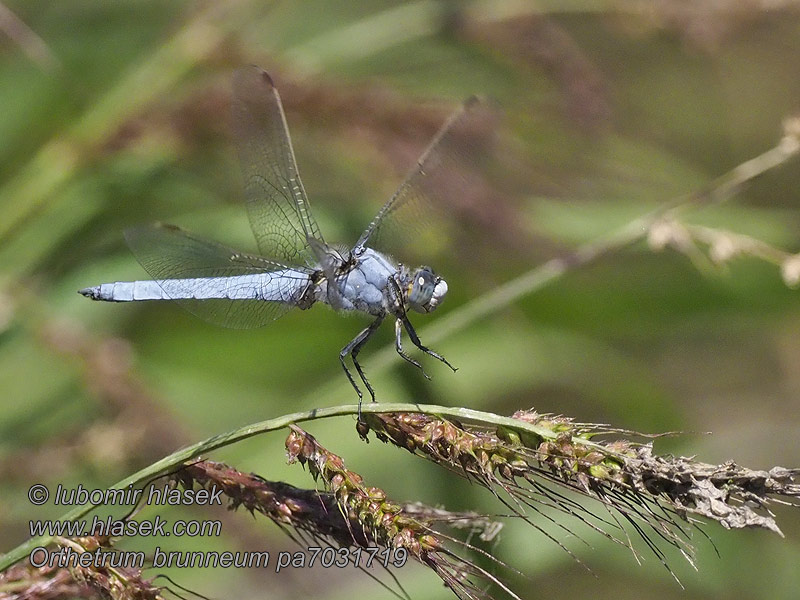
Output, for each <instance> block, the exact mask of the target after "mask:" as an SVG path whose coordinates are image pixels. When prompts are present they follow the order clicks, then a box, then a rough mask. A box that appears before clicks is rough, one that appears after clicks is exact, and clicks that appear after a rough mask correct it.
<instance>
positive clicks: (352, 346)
mask: <svg viewBox="0 0 800 600" xmlns="http://www.w3.org/2000/svg"><path fill="white" fill-rule="evenodd" d="M383 319H384V317H378V318H377V319H375V320H374V321H373V322H372V323H370V325H369V327H366V328H364V330H363V331H361V333H359V334H358V335H357V336H356V337H354V338H353V339H352V340H351V341H350V343H348V344H347V345H346V346H345V347H344V348H342V351H341V352H339V360H340V361H341V363H342V368H343V369H344V373H345V375H347V379H349V380H350V385H352V386H353V389H355V391H356V393H357V394H358V420H359V421H361V401H362V400H363V399H364V395H363V394H362V392H361V390H360V389H359V387H358V386H357V385H356V382H355V380H354V379H353V375H352V374H351V373H350V369H348V368H347V363H346V362H345V357H347V355H348V354H349V355H350V356H351V357H352V359H353V366H355V368H356V371H357V372H358V376H359V377H360V378H361V381H363V382H364V385H365V386H366V388H367V391H368V392H369V395H370V397H371V398H372V401H373V402H375V390H373V389H372V386H371V385H370V383H369V381H368V380H367V376H366V375H365V374H364V370H363V369H362V368H361V365H360V364H359V362H358V360H357V357H358V353H359V352H360V351H361V348H362V347H363V346H364V344H365V343H366V342H367V340H368V339H369V338H370V337H371V336H372V334H373V333H375V332H376V331H377V330H378V327H380V325H381V323H382V322H383Z"/></svg>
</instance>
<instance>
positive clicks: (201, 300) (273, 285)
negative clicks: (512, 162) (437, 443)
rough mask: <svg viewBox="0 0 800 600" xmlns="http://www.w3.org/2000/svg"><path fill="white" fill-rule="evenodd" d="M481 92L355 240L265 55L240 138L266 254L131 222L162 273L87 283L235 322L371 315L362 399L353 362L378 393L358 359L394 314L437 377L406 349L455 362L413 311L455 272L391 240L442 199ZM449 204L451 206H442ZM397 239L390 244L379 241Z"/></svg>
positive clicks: (124, 297)
mask: <svg viewBox="0 0 800 600" xmlns="http://www.w3.org/2000/svg"><path fill="white" fill-rule="evenodd" d="M481 104H482V103H481V101H479V100H478V99H477V98H475V97H473V98H470V99H468V100H467V101H466V102H464V104H463V105H462V106H461V108H460V109H459V110H458V111H457V112H455V113H454V114H453V115H452V116H451V117H450V118H449V120H447V122H446V123H445V124H444V126H443V127H442V128H441V129H440V130H439V132H438V133H437V135H436V136H435V138H434V140H433V141H432V143H431V144H430V145H429V146H428V148H427V149H426V150H425V152H424V153H423V154H422V156H421V157H420V158H419V160H418V161H417V164H416V165H415V166H414V168H413V169H412V170H411V171H410V173H409V174H408V175H407V177H406V178H405V180H404V181H403V183H402V184H401V185H400V187H399V189H398V190H397V192H395V194H394V195H392V196H391V198H390V199H389V200H388V202H386V204H384V205H383V207H382V208H381V209H380V211H379V212H378V214H377V215H376V216H375V218H374V219H373V220H372V221H371V222H370V223H369V225H368V226H367V228H366V229H365V230H364V232H363V233H362V234H361V237H360V238H359V239H358V241H357V242H356V243H355V245H353V246H350V247H347V246H340V245H331V244H328V243H327V242H326V241H325V240H324V238H323V237H322V234H321V232H320V229H319V227H318V225H317V222H316V221H315V219H314V217H313V215H312V212H311V207H310V204H309V201H308V198H307V196H306V192H305V189H304V188H303V184H302V182H301V180H300V174H299V172H298V169H297V164H296V161H295V156H294V150H293V148H292V143H291V138H290V137H289V130H288V126H287V122H286V116H285V114H284V111H283V106H282V104H281V99H280V96H279V94H278V91H277V89H276V88H275V85H274V83H273V81H272V79H271V77H270V76H269V75H268V74H267V73H266V71H263V70H262V69H260V68H259V67H256V66H254V65H252V66H249V67H244V68H242V69H239V70H238V71H236V72H235V74H234V78H233V100H232V113H233V129H234V139H235V141H236V145H237V148H238V154H239V158H240V162H241V166H242V171H243V175H244V183H245V204H246V208H247V214H248V217H249V220H250V225H251V229H252V231H253V234H254V236H255V240H256V244H257V246H258V250H259V254H250V253H245V252H240V251H238V250H234V249H233V248H229V247H227V246H225V245H222V244H220V243H218V242H216V241H212V240H208V239H204V238H202V237H200V236H197V235H194V234H192V233H190V232H187V231H185V230H183V229H180V228H179V227H176V226H174V225H166V224H160V223H156V224H152V225H145V226H139V227H134V228H131V229H128V230H126V231H125V240H126V242H127V243H128V246H129V247H130V249H131V250H132V252H133V254H134V256H135V257H136V258H137V260H138V261H139V263H140V264H141V265H142V267H144V269H145V271H147V273H148V274H149V276H150V277H151V278H152V279H149V280H139V281H117V282H114V283H104V284H101V285H98V286H94V287H88V288H85V289H82V290H79V293H81V294H83V295H84V296H87V297H89V298H91V299H92V300H101V301H106V302H131V301H147V300H174V301H176V302H177V303H179V304H180V305H181V306H183V307H184V308H186V309H187V310H189V311H190V312H192V313H194V314H195V315H197V316H200V317H201V318H203V319H205V320H207V321H210V322H211V323H215V324H218V325H223V326H227V327H234V328H250V327H260V326H263V325H265V324H267V323H268V322H270V321H272V320H274V319H276V318H278V317H280V316H281V315H283V314H284V313H285V312H286V311H288V310H290V309H292V308H298V309H302V310H305V309H309V308H311V306H313V305H314V304H316V303H323V304H327V305H328V306H330V307H331V308H333V309H335V310H336V311H342V312H358V313H364V314H366V315H369V316H371V317H372V322H371V323H370V324H369V325H368V326H367V327H365V328H364V329H363V330H362V331H361V332H360V333H358V335H356V336H355V337H354V338H353V339H352V340H350V342H348V343H347V345H345V346H344V348H342V350H341V351H340V352H339V360H340V362H341V365H342V368H343V369H344V372H345V374H346V375H347V378H348V380H349V382H350V384H351V385H352V386H353V388H354V389H355V391H356V394H357V395H358V399H359V403H358V406H359V415H360V412H361V403H362V401H363V398H364V394H363V392H362V389H361V388H360V387H359V385H358V384H357V383H356V380H355V378H354V377H353V373H352V372H351V370H350V368H349V367H348V364H347V358H348V356H349V357H350V359H351V360H352V363H353V366H354V367H355V370H356V372H357V374H358V377H359V379H360V381H361V383H362V384H363V386H364V387H365V388H366V390H367V392H368V393H369V395H370V398H371V400H372V401H373V402H374V401H375V390H374V389H373V387H372V385H371V384H370V382H369V380H368V379H367V376H366V374H365V373H364V370H363V368H362V366H361V364H360V363H359V361H358V355H359V352H360V351H361V349H362V348H363V347H364V345H365V344H366V343H367V341H369V339H370V338H371V337H372V336H373V335H374V334H375V332H376V331H377V330H378V328H379V327H380V326H381V324H382V323H383V322H384V320H386V319H387V317H390V318H393V319H394V323H395V339H394V345H395V349H396V350H397V353H398V354H399V355H400V356H401V357H402V358H403V359H404V360H405V361H407V362H408V363H410V364H412V365H414V366H415V367H417V368H419V369H420V370H421V371H422V373H423V374H424V375H425V377H427V378H430V377H429V376H428V374H427V373H426V372H425V370H424V369H423V367H422V364H421V363H420V362H419V361H418V360H416V359H415V358H413V357H412V356H410V355H408V354H407V353H406V351H405V350H404V349H403V340H402V337H403V336H402V334H403V331H405V332H406V333H407V334H408V337H409V338H410V339H411V342H412V343H413V344H414V346H416V347H417V348H418V349H419V350H421V351H422V352H423V353H424V354H426V355H429V356H431V357H433V358H435V359H437V360H439V361H441V362H442V363H444V364H445V365H447V366H448V367H450V368H451V369H452V370H453V371H456V368H455V367H453V365H451V364H450V363H449V362H448V361H447V359H445V358H444V356H442V355H441V354H439V353H437V352H435V351H434V350H431V349H430V348H428V347H427V346H425V345H423V344H422V342H421V341H420V338H419V336H418V335H417V332H416V331H415V329H414V327H413V325H412V324H411V321H410V320H409V313H410V312H416V313H423V314H425V313H430V312H433V311H434V310H436V308H437V307H438V306H439V305H440V304H441V303H442V301H443V300H444V298H445V295H446V294H447V291H448V287H447V282H446V281H445V280H444V279H443V278H442V277H441V276H440V275H438V274H437V273H436V272H435V271H434V270H433V269H432V268H431V267H429V266H420V267H416V268H409V267H408V266H406V265H405V264H403V263H397V262H395V261H394V260H393V259H392V258H391V256H390V254H389V253H388V248H391V247H392V243H393V241H394V242H395V243H397V249H398V250H400V251H402V247H403V246H404V244H412V243H414V241H415V239H420V238H417V235H416V230H417V229H418V228H419V227H420V226H422V225H423V223H424V222H425V221H426V220H427V219H428V217H429V215H428V214H427V213H428V212H430V211H429V209H430V208H431V206H432V204H434V203H440V202H441V198H440V196H441V195H442V193H443V191H442V187H443V186H442V185H441V177H438V178H437V175H436V173H437V172H440V171H442V169H446V168H447V165H448V164H452V159H453V156H454V155H455V154H457V153H458V152H459V151H461V150H463V148H461V145H463V144H462V143H463V142H464V140H465V139H466V140H467V141H468V140H469V136H468V135H467V136H466V138H465V131H469V128H470V126H471V123H473V124H474V121H475V119H477V118H478V116H477V115H478V112H479V111H478V107H479V106H480V105H481ZM439 208H441V207H439ZM384 246H386V247H387V250H383V251H382V250H379V249H378V248H382V249H383V248H384Z"/></svg>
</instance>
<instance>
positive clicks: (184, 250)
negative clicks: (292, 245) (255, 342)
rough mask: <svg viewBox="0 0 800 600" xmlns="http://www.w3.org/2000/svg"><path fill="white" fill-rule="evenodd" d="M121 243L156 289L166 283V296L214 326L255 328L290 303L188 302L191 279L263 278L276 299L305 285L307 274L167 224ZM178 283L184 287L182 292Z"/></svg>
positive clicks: (137, 231) (136, 231)
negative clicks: (261, 276)
mask: <svg viewBox="0 0 800 600" xmlns="http://www.w3.org/2000/svg"><path fill="white" fill-rule="evenodd" d="M125 240H126V241H127V242H128V246H130V248H131V250H132V251H133V254H134V256H136V259H137V260H138V261H139V263H141V265H142V266H143V267H144V269H145V270H146V271H147V272H148V273H149V274H150V276H151V277H152V278H153V279H154V280H156V281H157V282H159V284H161V282H162V281H164V280H170V284H169V286H167V285H162V289H163V290H164V291H165V293H166V294H167V296H169V297H170V298H172V299H174V300H175V301H176V302H178V303H179V304H180V305H181V306H182V307H183V308H185V309H186V310H188V311H189V312H191V313H193V314H195V315H197V316H198V317H200V318H202V319H204V320H206V321H208V322H210V323H214V324H215V325H222V326H224V327H232V328H235V329H249V328H253V327H261V326H262V325H265V324H267V323H269V322H270V321H272V320H274V319H277V318H278V317H280V316H281V315H283V314H284V313H285V312H286V311H288V310H289V309H290V308H292V306H294V304H293V303H292V302H268V301H264V300H229V299H222V298H215V299H207V300H196V299H190V298H191V296H192V295H193V293H195V292H196V291H197V282H196V280H197V279H199V278H212V277H233V276H238V275H251V274H263V277H264V279H263V281H264V286H265V287H268V288H269V289H271V290H272V293H273V294H275V295H276V297H283V298H294V297H297V296H298V294H299V293H302V291H303V290H304V289H305V288H306V286H308V285H309V283H310V275H311V272H310V270H308V269H304V268H300V267H287V266H285V265H282V264H279V263H276V262H273V261H270V260H268V259H266V258H263V257H260V256H255V255H252V254H245V253H242V252H238V251H236V250H234V249H232V248H228V247H227V246H223V245H222V244H219V243H217V242H214V241H211V240H206V239H203V238H201V237H199V236H196V235H194V234H191V233H189V232H186V231H183V230H182V229H179V228H178V227H175V226H173V225H162V224H156V225H146V226H142V227H135V228H132V229H128V230H126V231H125ZM270 276H272V277H274V279H270ZM181 280H183V281H186V282H187V283H186V284H185V286H183V287H182V284H181V283H180V281H181ZM190 281H191V283H190ZM190 286H191V287H190ZM185 296H189V297H190V298H186V297H185Z"/></svg>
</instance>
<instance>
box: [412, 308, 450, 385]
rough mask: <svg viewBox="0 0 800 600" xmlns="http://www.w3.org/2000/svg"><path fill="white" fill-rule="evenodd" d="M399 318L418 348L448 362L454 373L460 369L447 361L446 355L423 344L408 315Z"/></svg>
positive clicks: (445, 362)
mask: <svg viewBox="0 0 800 600" xmlns="http://www.w3.org/2000/svg"><path fill="white" fill-rule="evenodd" d="M399 320H401V321H402V322H403V325H404V326H405V328H406V331H407V332H408V337H410V338H411V342H412V343H413V344H414V345H415V346H416V347H417V348H419V349H420V350H422V351H423V352H424V353H425V354H428V355H430V356H432V357H433V358H436V359H438V360H440V361H442V362H443V363H444V364H446V365H447V366H448V367H450V368H451V369H452V370H453V372H454V373H455V372H456V371H458V369H457V368H456V367H454V366H453V365H451V364H450V363H449V362H447V359H446V358H445V357H444V356H442V355H441V354H438V353H437V352H434V351H433V350H431V349H430V348H428V347H427V346H423V345H422V342H420V341H419V336H418V335H417V332H416V331H414V327H413V325H411V321H409V320H408V317H407V316H405V315H403V316H402V317H401V318H400V319H399Z"/></svg>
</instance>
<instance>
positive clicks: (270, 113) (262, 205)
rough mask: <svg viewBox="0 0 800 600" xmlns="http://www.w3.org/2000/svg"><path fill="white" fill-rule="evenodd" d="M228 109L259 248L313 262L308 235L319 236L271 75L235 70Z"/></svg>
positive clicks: (297, 261)
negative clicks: (230, 103) (229, 108)
mask: <svg viewBox="0 0 800 600" xmlns="http://www.w3.org/2000/svg"><path fill="white" fill-rule="evenodd" d="M232 109H233V127H234V135H235V138H236V142H237V145H238V149H239V158H240V161H241V164H242V172H243V174H244V184H245V199H246V205H247V214H248V216H249V217H250V225H251V227H252V229H253V233H254V235H255V238H256V242H257V243H258V249H259V251H260V252H261V254H263V255H264V256H269V257H274V258H276V259H278V260H280V261H283V262H286V263H288V264H293V265H304V266H305V265H309V264H312V262H311V261H313V259H314V255H313V252H312V251H311V249H310V248H309V245H308V242H307V240H308V239H309V238H314V239H317V240H322V236H321V235H320V232H319V227H318V226H317V223H316V221H315V220H314V217H313V216H312V214H311V208H310V206H309V203H308V198H307V197H306V193H305V190H304V189H303V184H302V182H301V181H300V175H299V173H298V171H297V164H296V161H295V158H294V150H293V149H292V142H291V139H290V137H289V130H288V128H287V125H286V117H285V115H284V113H283V106H282V105H281V99H280V96H279V95H278V91H277V90H276V89H275V86H274V85H273V83H272V79H270V76H269V75H268V74H267V73H266V72H265V71H263V70H261V69H260V68H258V67H256V66H249V67H244V68H242V69H239V70H238V71H236V73H235V75H234V78H233V105H232Z"/></svg>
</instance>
